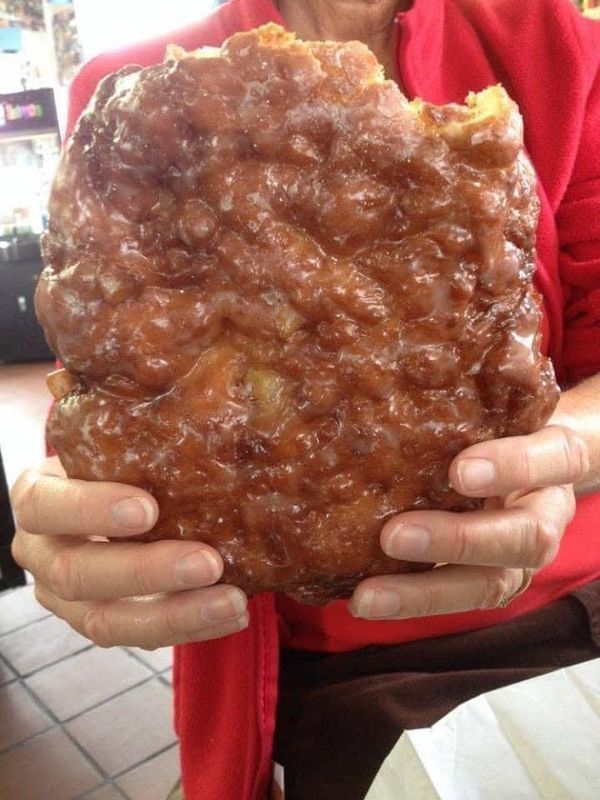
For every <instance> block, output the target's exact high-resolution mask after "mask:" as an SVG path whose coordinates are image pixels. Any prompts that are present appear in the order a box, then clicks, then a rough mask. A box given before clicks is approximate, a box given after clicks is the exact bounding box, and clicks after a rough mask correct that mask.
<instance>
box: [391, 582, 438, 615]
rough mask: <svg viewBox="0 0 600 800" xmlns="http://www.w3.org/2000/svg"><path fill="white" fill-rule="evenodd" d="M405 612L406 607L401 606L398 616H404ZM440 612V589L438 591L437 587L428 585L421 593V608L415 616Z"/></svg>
mask: <svg viewBox="0 0 600 800" xmlns="http://www.w3.org/2000/svg"><path fill="white" fill-rule="evenodd" d="M405 613H406V612H405V610H404V608H402V607H401V608H400V609H399V611H398V612H397V616H398V617H403V616H404V615H405ZM439 613H440V596H439V591H436V589H435V588H434V587H433V586H427V587H426V588H425V589H424V590H423V592H422V593H421V596H420V598H419V608H418V609H417V610H416V613H414V616H419V617H431V616H434V615H435V614H439ZM411 616H412V614H411Z"/></svg>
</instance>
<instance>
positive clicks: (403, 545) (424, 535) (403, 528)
mask: <svg viewBox="0 0 600 800" xmlns="http://www.w3.org/2000/svg"><path fill="white" fill-rule="evenodd" d="M430 545H431V533H430V531H428V530H427V528H423V527H422V526H421V525H408V524H405V523H402V524H400V525H394V526H393V527H391V528H390V532H389V533H388V534H386V536H385V537H384V539H383V549H384V552H386V553H387V554H388V556H391V557H392V558H404V559H408V560H409V561H410V560H414V561H419V559H422V558H423V556H424V555H426V553H427V552H428V550H429V547H430Z"/></svg>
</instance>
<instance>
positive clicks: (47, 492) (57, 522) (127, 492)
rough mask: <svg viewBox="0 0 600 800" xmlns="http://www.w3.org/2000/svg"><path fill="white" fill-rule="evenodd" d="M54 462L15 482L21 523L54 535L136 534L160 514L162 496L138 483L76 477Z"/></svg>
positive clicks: (15, 506)
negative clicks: (57, 469) (67, 475)
mask: <svg viewBox="0 0 600 800" xmlns="http://www.w3.org/2000/svg"><path fill="white" fill-rule="evenodd" d="M51 470H52V466H51V465H50V466H46V465H44V467H42V468H39V469H30V470H27V471H26V472H24V473H23V474H22V475H21V476H20V477H19V479H18V480H17V482H16V483H15V485H14V487H13V489H12V493H11V499H12V506H13V510H14V513H15V518H16V520H17V524H18V525H19V526H20V527H22V528H24V529H25V530H26V531H29V533H35V534H48V535H51V536H109V537H110V536H131V535H132V534H136V533H143V532H144V531H148V530H150V529H151V528H152V527H153V526H154V524H155V523H156V520H157V519H158V505H157V503H156V500H155V499H154V498H153V497H152V496H151V495H150V494H148V493H147V492H144V491H143V490H142V489H138V488H137V487H136V486H126V485H124V484H121V483H100V482H98V483H96V482H91V481H80V480H70V479H68V478H63V477H60V476H58V475H55V474H52V472H51Z"/></svg>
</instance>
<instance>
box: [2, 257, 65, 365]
mask: <svg viewBox="0 0 600 800" xmlns="http://www.w3.org/2000/svg"><path fill="white" fill-rule="evenodd" d="M27 244H28V246H27V247H26V248H25V247H21V248H20V250H19V251H18V252H16V253H15V254H14V256H16V258H15V257H14V256H13V257H10V256H12V255H13V254H12V253H8V251H7V249H6V248H3V250H4V252H3V257H2V258H0V362H20V361H46V360H51V359H52V358H53V355H52V353H51V352H50V350H49V348H48V345H47V344H46V340H45V338H44V333H43V331H42V329H41V327H40V324H39V323H38V321H37V319H36V316H35V309H34V306H33V295H34V292H35V287H36V284H37V281H38V278H39V276H40V272H41V271H42V269H43V265H42V259H41V256H40V253H39V246H31V243H27ZM7 255H9V257H8V258H7V257H6V256H7Z"/></svg>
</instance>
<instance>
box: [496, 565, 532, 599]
mask: <svg viewBox="0 0 600 800" xmlns="http://www.w3.org/2000/svg"><path fill="white" fill-rule="evenodd" d="M532 579H533V570H532V569H529V567H523V580H522V581H521V585H520V586H519V588H518V589H517V590H516V592H513V593H512V594H509V595H508V597H504V598H503V599H502V600H501V601H500V603H499V607H500V608H506V607H507V606H508V605H510V603H512V601H513V600H514V599H515V597H518V596H519V595H521V594H523V592H526V591H527V589H529V586H530V584H531V581H532Z"/></svg>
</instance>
